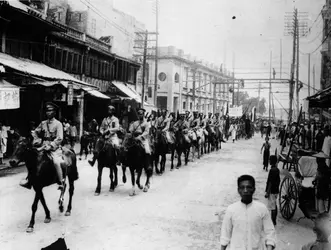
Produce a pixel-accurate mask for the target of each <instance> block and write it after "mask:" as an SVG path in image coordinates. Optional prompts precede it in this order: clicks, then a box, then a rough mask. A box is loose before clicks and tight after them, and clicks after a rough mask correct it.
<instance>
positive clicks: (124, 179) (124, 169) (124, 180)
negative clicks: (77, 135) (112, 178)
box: [122, 164, 126, 183]
mask: <svg viewBox="0 0 331 250" xmlns="http://www.w3.org/2000/svg"><path fill="white" fill-rule="evenodd" d="M125 172H126V166H125V165H124V164H122V174H123V176H122V181H123V183H126V175H125Z"/></svg>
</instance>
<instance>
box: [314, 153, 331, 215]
mask: <svg viewBox="0 0 331 250" xmlns="http://www.w3.org/2000/svg"><path fill="white" fill-rule="evenodd" d="M313 157H316V162H317V172H316V177H315V180H314V181H313V184H314V185H316V199H317V206H318V212H320V213H323V212H327V211H328V209H327V207H328V200H329V184H330V177H331V174H330V170H329V168H328V166H327V165H326V159H328V158H329V156H328V155H326V154H325V153H323V152H320V153H318V154H315V155H313Z"/></svg>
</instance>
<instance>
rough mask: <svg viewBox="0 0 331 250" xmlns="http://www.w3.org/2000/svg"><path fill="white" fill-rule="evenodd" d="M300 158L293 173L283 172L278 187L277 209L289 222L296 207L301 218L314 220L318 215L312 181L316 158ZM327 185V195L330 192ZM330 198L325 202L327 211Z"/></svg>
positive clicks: (314, 188) (307, 156)
mask: <svg viewBox="0 0 331 250" xmlns="http://www.w3.org/2000/svg"><path fill="white" fill-rule="evenodd" d="M313 153H314V152H311V153H309V152H308V153H307V154H308V155H304V156H301V157H300V158H299V160H298V163H297V169H296V171H295V172H290V171H288V170H286V169H285V170H284V174H285V176H284V178H283V180H282V182H281V185H280V193H279V207H280V212H281V215H282V216H283V218H284V219H286V220H290V219H291V218H292V217H293V216H294V213H295V210H296V207H297V206H299V208H300V209H301V211H302V212H303V214H304V217H301V218H299V219H298V221H300V219H302V218H308V219H312V220H313V219H314V218H316V216H317V214H318V209H317V201H316V197H315V194H316V186H315V185H314V184H313V181H314V179H315V176H316V172H317V162H316V158H315V157H312V156H311V155H312V154H313ZM330 191H331V189H330V185H329V194H330V193H331V192H330ZM330 201H331V199H330V197H329V199H328V200H327V210H328V211H329V210H330Z"/></svg>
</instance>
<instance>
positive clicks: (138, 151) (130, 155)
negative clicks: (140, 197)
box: [120, 133, 153, 196]
mask: <svg viewBox="0 0 331 250" xmlns="http://www.w3.org/2000/svg"><path fill="white" fill-rule="evenodd" d="M123 145H124V147H123V148H122V150H121V154H120V155H121V162H122V169H123V182H124V183H125V182H126V175H125V172H126V167H129V169H130V173H131V184H132V189H131V191H130V193H129V195H130V196H134V195H135V194H136V184H137V186H138V188H139V189H143V191H144V192H148V190H149V188H150V178H151V176H152V175H153V165H152V161H151V155H149V154H146V152H145V149H144V148H143V146H142V145H141V142H140V141H139V140H137V139H135V138H134V137H133V135H132V134H131V133H127V134H126V136H125V138H124V141H123ZM143 169H144V170H145V173H146V176H147V178H146V183H145V186H144V187H143V186H142V185H141V184H140V177H141V175H142V170H143ZM135 172H137V179H136V176H135Z"/></svg>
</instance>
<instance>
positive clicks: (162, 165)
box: [160, 153, 166, 174]
mask: <svg viewBox="0 0 331 250" xmlns="http://www.w3.org/2000/svg"><path fill="white" fill-rule="evenodd" d="M165 164H166V154H165V153H163V154H162V156H161V163H160V168H161V174H163V173H164V170H165Z"/></svg>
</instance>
